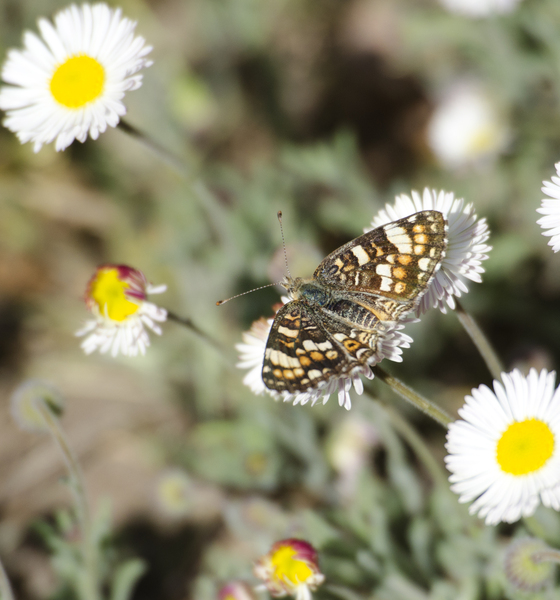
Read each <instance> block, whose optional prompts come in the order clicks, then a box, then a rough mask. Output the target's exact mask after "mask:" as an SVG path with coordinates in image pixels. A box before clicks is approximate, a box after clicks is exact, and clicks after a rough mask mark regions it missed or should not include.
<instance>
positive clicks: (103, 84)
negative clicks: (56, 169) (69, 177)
mask: <svg viewBox="0 0 560 600" xmlns="http://www.w3.org/2000/svg"><path fill="white" fill-rule="evenodd" d="M38 27H39V31H40V34H41V37H39V36H38V35H36V34H34V33H32V32H30V31H26V32H25V33H24V35H23V46H24V47H23V49H22V50H17V49H12V50H9V52H8V57H7V59H6V61H5V63H4V66H3V68H2V79H3V81H4V82H5V83H7V84H8V85H5V86H2V88H1V89H0V109H2V110H4V111H6V118H5V119H4V125H5V126H6V127H7V128H8V129H9V130H10V131H13V132H14V133H15V134H16V135H17V137H18V138H19V140H20V141H21V142H22V143H26V142H33V149H34V151H35V152H38V151H39V150H40V149H41V147H42V145H43V144H49V143H50V142H52V141H55V148H56V150H57V151H59V150H64V149H65V148H66V147H68V146H69V145H70V144H71V143H72V142H73V141H74V140H75V139H77V140H78V141H80V142H85V140H86V139H87V137H88V134H89V135H90V136H91V137H92V138H93V139H94V140H95V139H97V137H98V136H99V134H100V133H103V132H104V131H105V130H106V129H107V125H110V126H111V127H116V126H117V124H118V122H119V119H120V117H122V116H123V115H124V114H125V113H126V108H125V106H124V104H123V102H122V99H123V97H124V95H125V92H128V91H131V90H136V89H138V88H139V87H140V85H141V84H142V75H138V74H137V72H138V71H139V70H140V69H142V68H144V67H148V66H150V65H151V64H152V61H150V60H148V59H147V58H146V55H147V54H148V53H149V52H150V51H151V50H152V48H151V46H146V45H145V41H144V39H143V38H141V37H138V36H135V35H134V29H135V27H136V23H135V22H134V21H131V20H129V19H127V18H123V17H122V16H121V9H120V8H117V9H112V8H109V6H107V4H103V3H100V4H82V5H81V6H79V7H78V6H76V5H75V4H72V5H70V6H69V7H68V8H65V9H64V10H62V11H60V12H59V13H57V14H56V15H55V17H54V19H53V22H52V23H51V22H50V21H49V20H47V19H44V18H41V19H39V21H38Z"/></svg>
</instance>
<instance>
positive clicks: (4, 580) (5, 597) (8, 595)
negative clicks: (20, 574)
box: [0, 561, 14, 600]
mask: <svg viewBox="0 0 560 600" xmlns="http://www.w3.org/2000/svg"><path fill="white" fill-rule="evenodd" d="M0 600H14V592H13V591H12V586H11V585H10V580H9V579H8V575H7V574H6V571H5V569H4V565H3V564H2V561H0Z"/></svg>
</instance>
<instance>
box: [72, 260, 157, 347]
mask: <svg viewBox="0 0 560 600" xmlns="http://www.w3.org/2000/svg"><path fill="white" fill-rule="evenodd" d="M166 289H167V286H166V285H158V286H153V285H151V284H150V283H148V282H147V280H146V277H145V276H144V273H142V272H141V271H138V270H136V269H133V268H132V267H127V266H126V265H110V264H108V265H102V266H100V267H98V268H97V270H96V271H95V274H94V276H93V277H92V278H91V279H90V281H89V283H88V286H87V290H86V294H85V302H86V306H87V308H88V309H89V310H90V311H91V312H92V313H93V315H94V318H93V319H91V320H90V321H88V322H87V323H86V324H85V326H84V327H83V328H82V329H80V330H79V331H77V332H76V335H77V336H83V335H87V337H86V338H85V339H84V341H83V342H82V348H83V350H84V352H85V353H86V354H91V353H92V352H94V351H95V350H99V352H101V353H102V354H103V353H105V352H108V351H109V350H110V351H111V354H112V355H113V356H117V354H119V352H120V353H121V354H123V355H125V356H136V355H137V354H138V353H139V352H140V354H145V353H146V348H147V347H148V346H149V345H150V338H149V337H148V332H147V331H146V327H148V328H150V329H151V330H152V331H153V332H154V333H157V334H158V335H161V329H160V328H159V326H158V325H157V324H156V321H160V322H163V321H165V320H166V319H167V311H166V310H165V309H163V308H160V307H159V306H156V305H155V304H152V303H151V302H148V301H147V298H148V294H161V293H162V292H165V290H166Z"/></svg>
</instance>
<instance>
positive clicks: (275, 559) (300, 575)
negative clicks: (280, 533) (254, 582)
mask: <svg viewBox="0 0 560 600" xmlns="http://www.w3.org/2000/svg"><path fill="white" fill-rule="evenodd" d="M253 573H254V574H255V577H257V578H258V579H261V580H262V581H264V585H263V586H262V587H263V588H264V589H266V590H268V592H269V594H270V595H271V596H274V597H276V598H280V597H282V596H295V598H296V600H310V598H311V592H312V591H315V590H316V589H317V588H318V587H319V586H320V585H321V584H322V583H323V581H324V580H325V576H324V575H323V574H322V573H321V571H320V570H319V564H318V557H317V551H316V550H315V548H313V546H312V545H311V544H309V543H308V542H305V541H303V540H297V539H288V540H282V541H280V542H276V543H275V544H274V545H273V546H272V548H271V550H270V552H269V553H268V554H266V555H265V556H263V557H262V558H260V559H259V560H258V561H257V563H256V564H255V566H254V568H253Z"/></svg>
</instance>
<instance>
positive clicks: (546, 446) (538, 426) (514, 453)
mask: <svg viewBox="0 0 560 600" xmlns="http://www.w3.org/2000/svg"><path fill="white" fill-rule="evenodd" d="M553 452H554V434H553V433H552V431H551V430H550V427H549V426H548V425H547V424H546V423H544V422H543V421H541V420H539V419H534V418H533V419H526V420H525V421H519V422H516V423H512V424H511V425H510V426H509V427H508V428H507V429H506V430H505V431H504V433H503V434H502V437H501V438H500V439H499V441H498V445H497V448H496V459H497V461H498V464H499V465H500V467H501V469H502V471H504V473H509V474H511V475H527V474H529V473H533V472H535V471H537V470H538V469H540V468H541V467H542V466H543V465H544V464H545V463H546V461H547V460H548V459H549V458H550V457H551V456H552V453H553Z"/></svg>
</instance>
